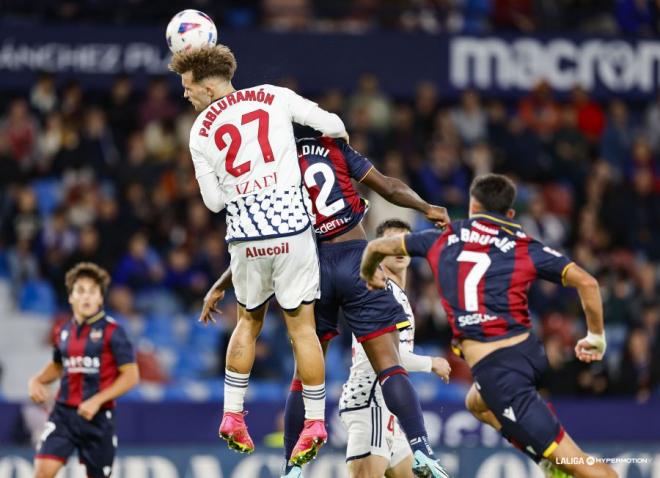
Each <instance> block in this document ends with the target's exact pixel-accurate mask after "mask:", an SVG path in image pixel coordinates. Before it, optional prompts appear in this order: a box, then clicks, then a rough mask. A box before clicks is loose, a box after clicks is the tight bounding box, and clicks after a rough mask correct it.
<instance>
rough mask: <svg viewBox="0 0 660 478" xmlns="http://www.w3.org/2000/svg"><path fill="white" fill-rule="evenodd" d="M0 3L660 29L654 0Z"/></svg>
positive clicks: (101, 11) (282, 23) (17, 9)
mask: <svg viewBox="0 0 660 478" xmlns="http://www.w3.org/2000/svg"><path fill="white" fill-rule="evenodd" d="M3 7H4V11H5V12H6V14H7V15H6V17H5V18H14V19H17V20H19V21H20V20H21V19H24V18H32V17H34V16H35V15H37V16H38V17H39V18H42V19H44V20H47V21H49V22H72V21H82V22H104V23H107V22H112V23H117V24H122V23H126V22H127V21H130V22H136V23H140V22H147V23H153V22H155V21H161V22H163V23H166V22H167V21H168V20H169V18H170V17H171V15H172V12H176V11H179V10H183V9H186V8H196V9H200V10H204V11H205V12H206V13H208V14H209V15H211V17H213V18H214V19H215V20H216V21H217V22H218V23H219V24H221V25H224V26H226V27H230V28H250V27H259V28H266V29H270V30H276V31H319V32H332V31H339V32H351V33H365V32H369V31H374V30H378V29H397V30H402V31H408V32H422V33H428V34H436V33H443V32H451V33H473V34H476V33H488V32H491V31H494V30H497V31H513V32H523V33H534V32H549V31H580V32H583V33H589V34H593V35H639V36H645V37H650V36H653V35H657V34H658V32H659V31H660V3H659V2H657V1H656V0H641V1H640V0H560V1H556V0H396V1H384V0H333V1H332V2H329V1H324V0H226V1H223V2H210V1H207V0H192V1H191V0H185V1H183V0H172V1H170V2H167V3H163V2H153V1H148V0H119V1H117V0H115V1H110V0H93V1H92V0H85V1H72V0H63V1H58V2H52V1H48V0H45V1H44V0H42V1H37V2H30V3H25V2H21V1H20V0H5V1H4V2H3ZM3 13H4V12H3Z"/></svg>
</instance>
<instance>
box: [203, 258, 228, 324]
mask: <svg viewBox="0 0 660 478" xmlns="http://www.w3.org/2000/svg"><path fill="white" fill-rule="evenodd" d="M231 278H232V275H231V267H227V270H225V271H224V272H223V273H222V275H221V276H220V278H219V279H218V280H217V281H215V283H214V284H213V285H212V286H211V288H210V289H209V291H208V292H207V293H206V295H205V296H204V306H203V307H202V312H201V313H200V314H199V321H200V322H202V323H204V324H208V323H209V322H215V319H214V318H213V314H212V313H213V312H215V313H217V314H219V313H220V309H219V308H218V307H217V303H218V302H219V301H221V300H222V299H223V298H224V297H225V291H226V290H227V289H229V288H230V287H231V286H232V282H231Z"/></svg>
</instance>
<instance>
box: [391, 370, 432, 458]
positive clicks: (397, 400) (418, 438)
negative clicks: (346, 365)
mask: <svg viewBox="0 0 660 478" xmlns="http://www.w3.org/2000/svg"><path fill="white" fill-rule="evenodd" d="M378 381H379V382H380V386H381V388H382V390H383V398H385V404H386V405H387V408H389V409H390V411H391V412H392V413H393V414H394V415H396V417H397V419H398V420H399V424H400V425H401V428H403V431H404V432H405V433H406V437H407V438H408V443H410V448H412V450H413V453H415V452H416V451H417V450H420V451H421V452H422V453H424V454H425V455H428V456H431V457H432V456H433V450H432V449H431V446H430V445H429V439H428V435H427V434H426V427H425V426H424V417H423V415H422V407H421V406H420V405H419V398H418V397H417V393H415V389H414V388H413V386H412V384H411V383H410V378H409V377H408V373H407V372H406V371H405V369H404V368H403V367H401V366H400V365H397V366H394V367H390V368H388V369H385V370H383V371H382V372H381V373H379V374H378Z"/></svg>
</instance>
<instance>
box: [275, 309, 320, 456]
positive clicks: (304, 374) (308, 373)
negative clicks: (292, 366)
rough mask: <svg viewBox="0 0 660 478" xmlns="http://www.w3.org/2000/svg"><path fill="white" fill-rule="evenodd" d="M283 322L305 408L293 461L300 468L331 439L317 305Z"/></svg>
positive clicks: (291, 313) (290, 314)
mask: <svg viewBox="0 0 660 478" xmlns="http://www.w3.org/2000/svg"><path fill="white" fill-rule="evenodd" d="M284 320H285V322H286V326H287V329H288V331H289V336H290V337H291V346H292V348H293V354H294V356H295V358H296V367H297V370H298V374H299V376H300V381H301V385H302V396H303V402H304V406H305V422H304V427H303V430H302V432H301V433H300V438H299V439H298V442H297V443H296V445H295V447H294V448H293V451H292V452H291V459H290V460H291V462H292V463H294V464H296V465H299V466H301V465H304V464H305V463H307V462H308V461H310V460H312V459H313V458H315V457H316V455H317V453H318V450H319V448H321V446H323V444H324V443H325V442H326V440H327V438H328V434H327V432H326V431H325V361H324V358H323V350H322V349H321V344H320V343H319V339H318V337H317V336H316V324H315V322H314V304H302V305H301V306H300V307H298V308H297V309H296V310H294V311H285V312H284Z"/></svg>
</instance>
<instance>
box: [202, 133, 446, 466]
mask: <svg viewBox="0 0 660 478" xmlns="http://www.w3.org/2000/svg"><path fill="white" fill-rule="evenodd" d="M298 156H299V163H300V170H301V171H302V174H303V177H304V183H305V187H306V188H307V190H308V192H309V195H310V198H311V200H312V209H313V212H314V217H315V223H314V229H315V231H316V235H317V238H318V241H319V261H320V264H321V299H320V300H319V301H318V302H317V304H316V309H315V311H316V333H317V334H318V336H319V338H320V340H321V342H322V344H323V347H324V349H325V348H326V347H327V345H328V343H329V341H330V339H332V338H333V337H335V336H336V335H338V334H339V332H338V320H339V318H338V314H339V309H340V308H341V309H342V312H343V315H344V319H345V322H346V324H347V325H348V326H349V328H350V329H351V331H352V332H353V334H354V335H355V336H356V337H357V340H358V341H359V342H360V343H362V345H363V347H364V350H365V353H366V355H367V357H368V358H369V361H370V363H371V365H372V367H373V369H374V370H375V371H376V372H377V373H378V380H379V382H380V383H381V389H382V393H383V398H384V401H385V403H386V404H387V407H388V408H389V410H390V411H391V412H392V413H393V414H394V415H396V417H397V418H398V420H399V423H400V425H401V428H402V429H403V430H404V432H405V433H406V436H407V438H408V442H409V443H410V445H411V448H412V449H413V452H414V463H413V469H414V470H415V473H416V474H417V476H429V477H445V476H447V475H446V472H445V471H444V469H443V468H442V467H441V466H440V464H439V463H437V461H436V460H435V458H434V455H433V450H432V449H431V447H430V445H429V443H428V436H427V433H426V427H425V425H424V419H423V416H422V409H421V406H420V405H419V399H418V397H417V394H416V393H415V390H414V388H413V386H412V384H411V383H410V379H409V378H408V374H407V372H406V370H405V369H404V368H403V367H402V366H401V362H400V358H399V354H398V343H399V340H398V330H399V329H403V328H406V327H408V326H409V321H408V317H407V316H406V314H405V312H404V310H403V308H402V307H401V305H400V304H399V303H398V302H397V301H396V299H395V298H394V296H393V295H392V293H391V292H390V291H369V290H368V289H367V287H366V285H365V284H364V282H363V281H362V280H360V276H359V272H360V258H361V257H362V252H363V251H364V248H365V246H366V244H367V240H366V239H367V236H366V233H365V231H364V228H363V227H362V224H361V222H362V218H363V217H364V215H365V213H366V211H367V202H366V201H365V200H364V199H362V198H361V197H360V195H359V194H358V192H357V191H356V189H355V187H354V186H353V184H352V183H351V179H354V180H356V181H358V182H361V183H362V184H364V185H365V186H367V187H369V188H370V189H372V190H373V191H375V192H377V193H378V194H380V195H381V196H383V197H384V198H385V199H387V200H388V201H390V202H392V203H394V204H397V205H399V206H402V207H408V208H411V209H415V210H417V211H420V212H421V213H423V214H424V215H425V216H426V218H427V219H429V220H430V221H432V222H434V223H436V224H437V225H441V226H444V225H446V224H447V223H448V222H449V218H448V216H447V211H446V209H445V208H443V207H438V206H432V205H430V204H428V203H427V202H426V201H424V200H423V199H422V198H420V197H419V195H418V194H417V193H415V191H413V190H412V189H411V188H410V187H408V186H407V185H406V184H404V183H403V182H401V181H400V180H398V179H395V178H390V177H387V176H383V175H382V174H381V173H380V172H379V171H378V170H377V169H376V168H374V167H373V165H372V164H371V162H370V161H369V160H368V159H367V158H365V157H364V156H362V155H361V154H360V153H358V152H357V151H355V150H354V149H353V148H351V147H350V146H349V145H348V144H347V143H346V142H345V141H343V140H335V139H331V138H325V137H321V138H304V139H300V140H299V141H298ZM234 282H235V281H234ZM231 283H232V277H231V271H227V272H226V273H225V274H223V275H222V277H221V278H220V279H218V281H217V282H216V283H215V284H214V285H213V286H212V287H211V290H210V291H209V293H208V294H207V296H206V298H205V301H204V309H203V311H202V314H201V317H200V320H202V321H204V322H206V321H208V320H210V319H211V316H210V314H211V312H212V311H213V310H214V307H215V304H216V303H217V301H218V300H220V299H221V298H222V296H223V294H224V290H225V289H227V288H228V287H230V286H231ZM231 347H232V344H231V343H230V344H229V349H228V351H227V353H228V354H230V353H231V352H230V351H231ZM299 372H300V370H298V373H297V376H296V377H294V380H293V381H292V383H291V389H290V392H289V396H288V398H287V402H286V409H285V422H284V441H285V455H286V460H287V463H286V468H285V475H286V476H287V477H294V476H300V473H301V471H300V468H299V466H298V465H299V464H300V462H299V460H297V459H296V450H295V448H294V444H295V436H297V434H298V433H299V430H300V429H301V428H302V426H303V422H304V417H303V416H302V409H303V407H302V403H303V401H304V399H305V391H304V390H303V389H302V387H301V383H300V380H299V378H298V376H299Z"/></svg>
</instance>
